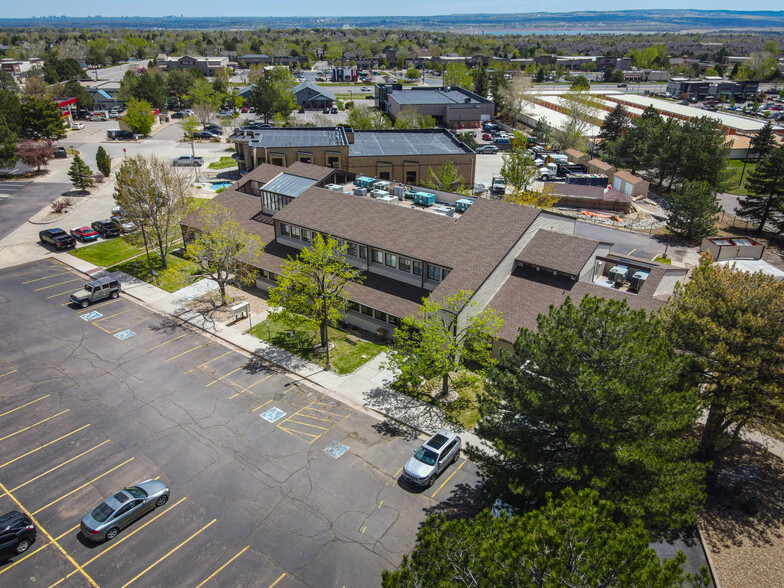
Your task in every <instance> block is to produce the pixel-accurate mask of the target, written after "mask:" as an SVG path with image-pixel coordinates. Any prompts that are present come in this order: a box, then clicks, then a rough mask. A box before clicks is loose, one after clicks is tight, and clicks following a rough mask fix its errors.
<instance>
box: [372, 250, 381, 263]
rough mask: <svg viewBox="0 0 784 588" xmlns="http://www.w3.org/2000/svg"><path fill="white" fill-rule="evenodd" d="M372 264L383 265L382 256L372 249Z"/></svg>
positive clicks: (379, 252)
mask: <svg viewBox="0 0 784 588" xmlns="http://www.w3.org/2000/svg"><path fill="white" fill-rule="evenodd" d="M373 263H384V254H383V252H381V251H379V250H378V249H373Z"/></svg>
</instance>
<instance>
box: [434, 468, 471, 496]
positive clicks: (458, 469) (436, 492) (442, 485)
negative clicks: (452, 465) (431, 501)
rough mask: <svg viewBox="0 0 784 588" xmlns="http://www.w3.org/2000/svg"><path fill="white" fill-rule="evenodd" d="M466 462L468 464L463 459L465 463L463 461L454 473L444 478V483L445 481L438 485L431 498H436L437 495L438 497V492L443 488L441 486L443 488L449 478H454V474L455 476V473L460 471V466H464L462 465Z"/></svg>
mask: <svg viewBox="0 0 784 588" xmlns="http://www.w3.org/2000/svg"><path fill="white" fill-rule="evenodd" d="M465 464H466V460H463V463H461V464H460V465H459V466H457V469H456V470H455V471H454V472H452V473H451V474H450V475H449V477H448V478H447V479H446V480H444V483H443V484H441V485H440V486H439V487H438V490H436V491H435V492H433V493H432V494H431V495H430V498H435V497H436V494H438V492H439V490H441V488H443V487H444V484H446V483H447V482H448V481H449V480H451V479H452V476H454V475H455V474H456V473H457V472H459V471H460V468H462V467H463V466H464V465H465Z"/></svg>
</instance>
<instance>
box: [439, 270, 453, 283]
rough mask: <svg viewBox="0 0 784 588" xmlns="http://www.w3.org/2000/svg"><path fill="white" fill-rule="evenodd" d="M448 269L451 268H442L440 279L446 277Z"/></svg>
mask: <svg viewBox="0 0 784 588" xmlns="http://www.w3.org/2000/svg"><path fill="white" fill-rule="evenodd" d="M450 271H451V270H448V269H442V270H441V279H442V280H446V277H447V276H448V275H449V272H450Z"/></svg>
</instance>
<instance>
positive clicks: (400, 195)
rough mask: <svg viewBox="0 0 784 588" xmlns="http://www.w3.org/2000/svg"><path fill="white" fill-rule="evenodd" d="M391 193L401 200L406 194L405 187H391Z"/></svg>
mask: <svg viewBox="0 0 784 588" xmlns="http://www.w3.org/2000/svg"><path fill="white" fill-rule="evenodd" d="M392 194H394V195H395V196H397V197H398V198H400V199H401V200H403V198H404V196H405V195H406V189H405V188H404V187H403V186H394V187H393V188H392Z"/></svg>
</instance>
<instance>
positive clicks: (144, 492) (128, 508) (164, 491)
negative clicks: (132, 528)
mask: <svg viewBox="0 0 784 588" xmlns="http://www.w3.org/2000/svg"><path fill="white" fill-rule="evenodd" d="M168 500H169V489H168V488H167V487H166V484H164V483H163V482H159V481H157V480H146V481H145V482H142V483H141V484H137V485H136V486H130V487H128V488H123V489H122V490H120V491H119V492H115V493H114V494H112V495H111V496H110V497H109V498H107V499H106V500H104V501H103V502H102V503H101V504H99V505H98V506H97V507H95V508H94V509H93V510H92V512H91V513H90V514H88V515H87V516H86V517H84V518H83V519H82V525H81V528H82V533H83V534H84V536H85V537H87V538H88V539H89V540H90V541H96V542H97V541H109V540H111V539H114V538H115V537H116V536H117V533H119V532H120V529H122V528H123V527H127V526H128V525H130V524H131V523H132V522H134V521H135V520H136V519H138V518H139V517H141V516H142V515H144V514H146V513H148V512H149V511H151V510H153V509H154V508H157V507H159V506H163V505H164V504H166V501H168Z"/></svg>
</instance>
